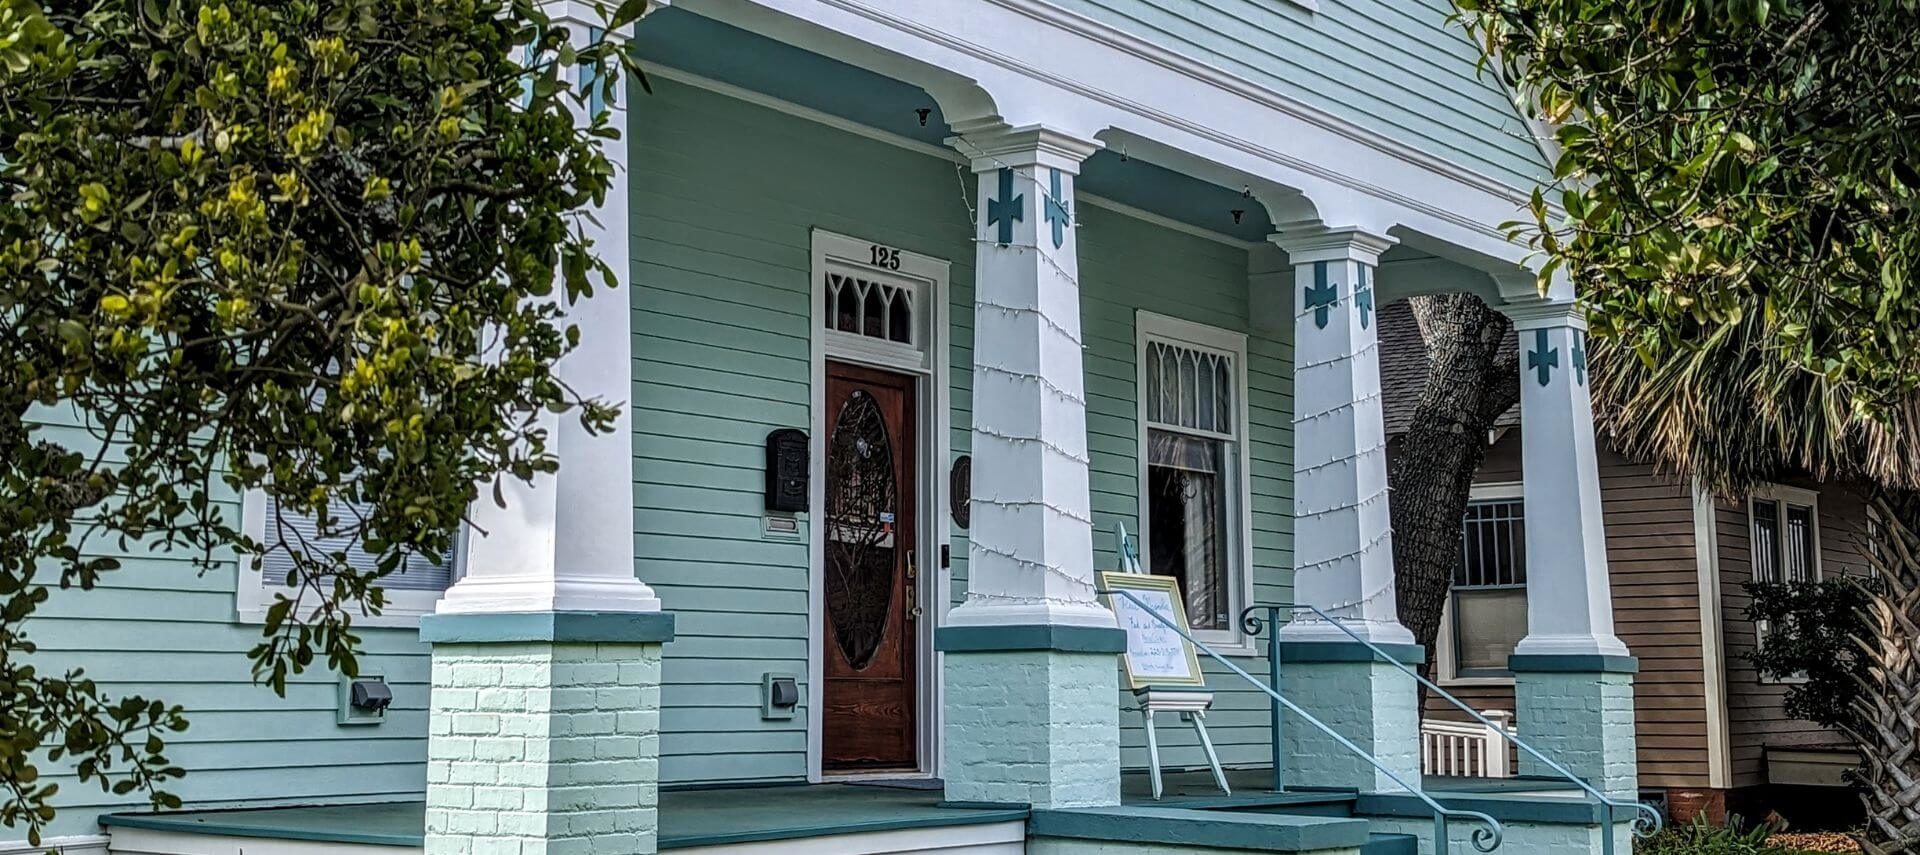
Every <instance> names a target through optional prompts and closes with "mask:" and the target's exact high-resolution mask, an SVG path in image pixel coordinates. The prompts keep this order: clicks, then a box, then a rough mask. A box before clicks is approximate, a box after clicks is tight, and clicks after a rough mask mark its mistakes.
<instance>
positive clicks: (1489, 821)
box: [1101, 588, 1611, 852]
mask: <svg viewBox="0 0 1920 855" xmlns="http://www.w3.org/2000/svg"><path fill="white" fill-rule="evenodd" d="M1101 593H1103V594H1106V595H1108V596H1120V597H1126V598H1127V599H1129V600H1132V601H1133V604H1134V605H1137V606H1139V607H1140V609H1141V611H1144V612H1146V613H1147V614H1149V615H1152V616H1153V619H1154V620H1155V621H1158V622H1159V623H1160V624H1162V625H1164V626H1166V627H1167V628H1168V629H1171V630H1173V631H1174V632H1176V633H1178V634H1179V635H1180V637H1181V638H1184V639H1186V640H1187V642H1188V643H1190V644H1192V645H1193V647H1194V649H1195V650H1198V651H1200V652H1202V653H1205V654H1206V655H1207V656H1208V657H1209V658H1211V659H1213V660H1214V661H1215V662H1218V663H1220V664H1221V665H1223V666H1225V667H1226V668H1227V670H1229V671H1232V672H1233V673H1235V674H1237V675H1239V677H1240V679H1242V680H1245V681H1247V682H1248V683H1249V684H1252V685H1253V687H1254V688H1256V689H1259V690H1261V691H1262V692H1265V693H1266V694H1267V697H1268V698H1270V699H1272V701H1273V702H1274V703H1275V704H1276V705H1278V706H1281V707H1285V708H1286V709H1288V710H1291V711H1292V712H1293V714H1294V715H1297V716H1299V717H1300V719H1301V720H1302V721H1305V722H1306V723H1308V724H1311V725H1313V726H1314V727H1317V728H1319V729H1320V730H1321V732H1323V733H1325V734H1326V735H1328V736H1331V737H1333V739H1334V741H1335V742H1338V743H1340V745H1341V746H1342V747H1344V748H1346V749H1347V750H1348V751H1351V752H1353V753H1354V755H1355V756H1357V757H1359V758H1360V759H1362V760H1365V761H1367V763H1368V764H1370V765H1372V766H1373V768H1375V769H1378V770H1380V773H1381V774H1383V775H1386V776H1387V777H1388V778H1389V779H1391V780H1392V781H1393V782H1394V783H1396V784H1399V785H1400V786H1401V787H1403V788H1405V789H1406V791H1407V792H1409V793H1411V794H1413V796H1414V797H1415V798H1418V799H1419V800H1420V801H1422V802H1424V803H1425V804H1426V805H1427V807H1428V808H1430V809H1432V811H1433V834H1434V838H1433V839H1434V840H1435V841H1436V851H1442V850H1443V846H1444V844H1440V843H1438V841H1446V840H1448V839H1449V837H1448V833H1447V832H1448V830H1449V823H1450V821H1451V820H1454V819H1465V820H1471V821H1473V822H1476V823H1479V824H1480V825H1481V827H1480V828H1475V829H1474V830H1473V832H1472V836H1471V840H1472V843H1473V848H1474V849H1476V850H1478V851H1480V852H1492V851H1494V850H1496V849H1499V848H1500V841H1501V840H1502V839H1503V838H1504V837H1505V836H1506V830H1505V829H1504V828H1503V827H1502V826H1501V825H1500V821H1499V820H1497V819H1494V818H1493V817H1492V816H1489V815H1487V814H1484V813H1481V812H1479V811H1472V810H1459V809H1456V808H1449V807H1447V806H1445V805H1442V804H1440V803H1439V802H1437V801H1434V800H1433V797H1431V796H1428V795H1427V794H1426V792H1424V791H1423V790H1421V789H1420V787H1419V786H1418V785H1417V784H1416V783H1413V782H1409V781H1407V780H1406V779H1404V778H1402V777H1401V776H1400V775H1399V773H1397V772H1395V771H1393V770H1392V769H1389V768H1387V766H1386V764H1384V763H1381V762H1380V759H1379V758H1377V757H1375V756H1373V755H1372V754H1368V753H1367V752H1366V749H1363V748H1361V747H1360V746H1358V745H1355V744H1354V743H1353V741H1352V740H1350V739H1348V738H1346V737H1344V736H1341V735H1340V734H1339V733H1338V732H1336V731H1335V730H1334V729H1333V728H1331V727H1328V726H1327V724H1326V722H1323V721H1321V720H1320V719H1318V718H1316V717H1315V716H1314V715H1313V714H1312V713H1309V712H1307V711H1306V710H1304V709H1301V708H1300V706H1299V705H1298V704H1295V703H1294V702H1292V701H1290V700H1287V699H1286V698H1285V697H1284V696H1282V695H1281V694H1280V692H1279V691H1278V690H1276V689H1275V688H1273V687H1272V686H1269V685H1267V684H1265V683H1262V682H1260V681H1259V680H1258V679H1256V678H1255V677H1254V676H1253V675H1252V674H1249V673H1247V672H1246V671H1245V670H1244V669H1242V668H1241V667H1240V666H1238V665H1235V664H1233V662H1231V661H1229V660H1228V659H1227V658H1226V657H1225V656H1222V655H1220V654H1219V653H1218V652H1216V651H1215V650H1214V649H1213V648H1211V647H1208V646H1207V645H1206V644H1205V643H1203V642H1201V641H1200V640H1199V639H1197V638H1194V637H1193V634H1192V633H1190V632H1188V631H1186V630H1185V629H1182V628H1181V627H1180V625H1179V624H1178V623H1176V622H1174V621H1173V620H1171V619H1169V618H1168V617H1167V616H1165V615H1162V614H1160V613H1159V612H1157V611H1155V610H1154V609H1153V607H1152V606H1149V605H1147V604H1146V602H1145V601H1143V600H1141V599H1140V598H1139V597H1136V596H1134V595H1133V593H1132V592H1131V591H1125V590H1121V589H1118V588H1115V589H1112V590H1106V591H1102V592H1101ZM1279 720H1280V719H1279V716H1278V715H1276V716H1275V717H1274V721H1275V722H1278V721H1279ZM1276 726H1277V725H1276ZM1279 741H1280V739H1279V733H1278V732H1276V733H1275V734H1274V743H1275V745H1276V746H1277V745H1278V744H1279ZM1274 751H1275V758H1276V759H1278V752H1279V749H1278V748H1275V749H1274ZM1277 768H1278V765H1277V764H1276V769H1277ZM1276 774H1277V773H1276ZM1609 836H1611V835H1609Z"/></svg>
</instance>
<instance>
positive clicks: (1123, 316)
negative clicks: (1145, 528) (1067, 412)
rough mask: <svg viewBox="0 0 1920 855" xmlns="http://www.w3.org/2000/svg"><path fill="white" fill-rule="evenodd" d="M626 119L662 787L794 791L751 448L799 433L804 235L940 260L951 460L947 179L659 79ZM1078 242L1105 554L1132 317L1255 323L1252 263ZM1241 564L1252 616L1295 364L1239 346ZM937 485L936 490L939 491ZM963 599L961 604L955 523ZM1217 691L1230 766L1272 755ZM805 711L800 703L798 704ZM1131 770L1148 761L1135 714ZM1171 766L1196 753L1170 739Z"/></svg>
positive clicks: (1277, 496) (1124, 228) (787, 598)
mask: <svg viewBox="0 0 1920 855" xmlns="http://www.w3.org/2000/svg"><path fill="white" fill-rule="evenodd" d="M655 89H656V94H655V95H654V96H652V97H651V98H649V99H646V100H644V101H642V102H641V108H642V109H640V110H637V111H636V117H635V121H634V126H633V134H632V137H631V139H632V145H633V152H634V154H633V161H634V164H635V171H634V179H633V182H634V184H633V186H634V194H635V195H634V199H635V201H634V206H633V210H634V214H633V216H634V224H635V225H634V259H635V260H634V264H633V279H634V292H633V294H634V296H633V299H634V327H635V330H634V373H635V389H634V396H635V409H634V416H635V420H634V432H635V437H634V443H635V446H634V454H635V464H636V469H635V480H636V483H635V486H634V503H635V532H636V535H635V536H636V538H637V540H636V544H637V547H638V550H639V568H638V569H639V573H640V576H641V578H643V579H645V580H647V582H648V583H649V584H652V585H654V586H655V587H656V588H658V589H659V590H660V596H661V599H662V601H663V603H664V604H665V605H666V607H667V608H668V609H670V610H672V611H673V612H675V613H676V614H677V615H678V620H679V627H680V633H679V636H678V638H676V640H675V641H674V643H673V644H671V645H669V646H668V647H667V651H666V664H665V669H666V670H665V680H666V688H665V689H664V691H663V693H662V702H663V705H664V714H663V718H662V725H663V728H664V731H665V732H664V738H663V740H662V759H661V770H662V777H663V780H665V781H667V782H670V783H693V782H711V781H738V780H783V779H797V778H801V777H804V775H805V774H806V721H805V717H804V709H803V712H802V715H801V716H799V717H796V718H795V719H794V720H792V721H774V722H766V721H761V720H760V718H759V708H760V694H759V692H760V690H759V685H760V675H761V674H762V673H764V672H766V671H782V672H788V673H794V674H799V675H802V676H803V679H804V675H805V673H806V667H807V621H808V616H807V608H808V604H807V551H806V546H805V541H804V539H800V540H790V539H776V538H768V537H765V536H763V534H762V532H761V517H762V514H761V510H760V508H761V502H762V495H761V490H762V480H761V469H762V454H763V452H762V445H761V443H762V441H763V439H764V437H765V435H766V433H767V432H768V431H769V430H772V429H775V428H780V427H801V428H809V425H808V424H807V418H808V416H807V405H806V402H807V400H808V383H809V375H808V358H809V350H808V348H809V346H810V338H809V335H810V332H809V328H808V324H809V323H810V322H809V320H808V318H809V313H810V306H809V299H810V291H811V289H810V282H809V267H810V264H811V256H810V251H809V242H810V229H811V228H813V227H815V226H818V227H821V228H825V229H828V230H831V231H835V232H840V233H843V234H848V235H853V236H856V237H859V238H863V239H871V240H874V241H876V242H880V243H885V244H889V245H892V246H897V247H900V248H903V249H907V250H911V251H914V252H920V253H925V254H927V255H931V256H935V257H938V258H945V259H948V260H950V261H951V262H952V263H953V268H952V278H953V282H952V290H951V294H950V297H949V302H950V307H951V324H952V326H951V332H952V349H951V351H950V353H951V360H952V361H951V366H952V371H951V381H952V398H953V410H952V417H953V430H952V436H951V438H952V446H953V454H954V455H956V456H957V455H962V454H966V453H968V449H969V447H970V439H971V435H970V430H971V418H970V413H971V400H972V395H971V390H972V358H973V356H972V350H971V345H972V339H973V335H972V327H973V311H974V307H973V289H972V276H973V271H972V262H973V245H972V241H971V240H970V231H971V229H970V218H969V212H968V210H967V208H966V206H965V204H964V197H963V196H962V195H961V192H962V191H961V188H962V186H965V185H963V184H962V182H963V181H964V182H965V184H968V185H970V184H971V180H972V179H971V176H965V177H964V178H963V177H962V176H960V175H957V174H956V173H955V167H954V164H952V163H951V162H949V161H945V160H940V159H936V158H933V157H929V156H926V155H922V154H917V153H913V152H908V151H904V150H901V149H899V148H895V147H892V146H888V145H885V144H882V143H878V142H874V141H871V140H867V139H864V138H861V137H857V136H854V135H851V134H848V133H845V132H843V131H839V130H835V129H832V128H828V127H825V126H822V125H818V124H814V123H810V122H806V121H802V120H799V119H795V118H791V117H788V116H785V115H783V114H779V113H776V112H773V111H770V110H766V109H764V108H759V107H755V106H752V105H748V104H746V103H743V102H739V101H734V100H731V99H727V98H723V97H720V96H717V95H714V94H711V93H706V92H703V91H700V90H695V89H691V88H689V87H686V86H682V85H678V84H675V83H672V82H670V81H655ZM1075 215H1076V218H1077V220H1078V222H1079V224H1080V231H1079V240H1080V256H1081V259H1082V260H1081V272H1082V278H1083V280H1084V286H1083V313H1084V314H1083V318H1082V322H1083V328H1084V334H1085V338H1086V372H1087V399H1088V416H1087V423H1088V433H1089V436H1088V441H1089V446H1090V449H1091V455H1092V468H1093V473H1092V491H1093V497H1092V498H1093V511H1094V523H1095V526H1096V536H1095V538H1094V543H1095V546H1096V549H1097V550H1098V555H1097V556H1096V564H1097V565H1098V566H1100V567H1102V568H1113V567H1116V566H1118V561H1117V558H1116V557H1115V555H1114V553H1113V551H1112V530H1113V526H1114V524H1115V523H1116V522H1124V523H1125V524H1126V525H1127V526H1128V528H1129V530H1132V531H1138V501H1139V500H1138V498H1137V492H1138V491H1137V484H1136V481H1137V469H1136V467H1137V463H1136V457H1135V455H1136V453H1137V451H1136V448H1135V446H1136V444H1137V439H1136V433H1135V427H1136V424H1135V404H1134V400H1135V398H1134V394H1135V390H1134V385H1135V380H1134V371H1135V367H1134V364H1135V363H1134V360H1135V354H1134V311H1135V310H1136V309H1138V308H1146V309H1149V310H1151V311H1156V312H1160V313H1162V314H1168V315H1174V316H1178V317H1183V318H1187V319H1189V320H1194V321H1198V322H1202V323H1208V324H1212V325H1216V326H1220V327H1224V328H1226V329H1231V330H1236V331H1244V330H1246V328H1247V293H1246V289H1247V267H1246V265H1247V260H1246V252H1245V250H1243V249H1240V248H1238V247H1234V246H1228V245H1224V244H1221V243H1218V242H1214V241H1210V240H1206V239H1203V238H1198V237H1194V236H1191V235H1188V234H1185V233H1182V232H1179V231H1175V230H1171V229H1167V228H1163V227H1160V226H1156V225H1152V224H1149V223H1147V222H1145V221H1143V220H1140V219H1136V218H1133V217H1128V216H1123V215H1120V214H1116V213H1112V212H1110V211H1107V210H1105V209H1102V208H1097V207H1094V206H1090V205H1089V206H1080V207H1079V208H1078V209H1077V210H1076V211H1075ZM1249 356H1250V362H1251V365H1250V366H1249V367H1248V368H1249V371H1250V372H1251V375H1250V376H1251V386H1252V390H1253V391H1252V400H1251V402H1250V403H1251V409H1252V421H1253V422H1254V428H1253V434H1254V435H1253V441H1252V456H1253V463H1252V475H1253V478H1254V481H1253V493H1254V511H1255V513H1254V528H1255V535H1254V544H1253V545H1254V549H1255V562H1256V564H1257V565H1259V566H1260V567H1261V568H1262V569H1261V570H1260V571H1259V572H1260V575H1259V580H1260V583H1261V588H1260V592H1259V596H1260V598H1261V599H1262V600H1263V601H1281V600H1284V599H1285V597H1286V595H1287V594H1286V590H1285V588H1284V584H1285V581H1286V575H1285V571H1284V570H1283V569H1282V568H1286V567H1288V566H1290V564H1291V547H1290V544H1289V542H1288V537H1289V536H1290V529H1291V526H1290V522H1289V520H1288V518H1287V517H1288V510H1289V509H1290V508H1291V505H1292V498H1291V493H1290V488H1289V483H1290V480H1291V469H1292V463H1291V457H1290V454H1291V442H1290V439H1289V432H1290V430H1291V427H1290V424H1289V422H1290V415H1289V414H1290V413H1291V407H1292V403H1291V390H1290V385H1289V384H1290V383H1291V378H1290V374H1291V362H1290V360H1291V354H1290V352H1289V351H1288V350H1287V349H1286V348H1285V346H1284V345H1282V344H1280V343H1278V342H1270V341H1263V340H1258V339H1255V340H1252V341H1250V342H1249ZM927 477H932V478H935V479H937V481H938V483H941V484H944V483H945V478H946V473H945V472H940V473H932V474H930V475H929V476H927ZM951 552H952V555H953V567H952V587H951V595H952V601H953V602H956V603H957V602H959V601H960V600H961V599H962V598H963V597H964V595H965V592H966V582H967V573H966V554H967V542H966V538H965V530H963V529H957V528H956V529H955V530H954V535H953V540H952V542H951ZM1236 680H1237V678H1233V677H1232V676H1231V675H1225V674H1224V673H1223V674H1222V675H1221V676H1218V677H1216V678H1215V684H1216V687H1217V688H1219V689H1221V690H1222V694H1221V701H1220V704H1219V711H1218V712H1217V713H1216V714H1215V715H1214V716H1212V717H1210V718H1209V719H1208V721H1209V723H1210V724H1211V725H1212V728H1211V732H1212V735H1213V737H1214V740H1215V743H1216V746H1217V747H1218V748H1219V750H1220V752H1221V754H1222V757H1223V758H1224V759H1226V760H1228V761H1229V762H1261V761H1264V760H1265V758H1266V756H1267V747H1266V745H1267V742H1266V739H1267V720H1266V707H1265V702H1264V701H1263V700H1260V699H1259V698H1257V697H1255V696H1252V695H1250V694H1249V693H1248V692H1247V690H1246V688H1245V687H1244V686H1239V687H1236V686H1234V683H1235V682H1236ZM802 697H803V703H805V702H807V701H808V700H810V699H811V697H812V693H811V690H810V688H809V689H808V690H805V691H803V692H802ZM1123 719H1124V721H1125V727H1126V734H1125V739H1126V743H1127V746H1128V747H1127V753H1126V758H1125V759H1126V760H1127V762H1129V763H1130V764H1133V765H1144V764H1145V762H1146V761H1145V753H1144V750H1143V749H1142V748H1141V746H1142V745H1143V744H1144V743H1143V741H1142V740H1141V738H1140V737H1139V718H1138V715H1137V714H1131V713H1130V714H1126V715H1125V716H1123ZM1167 724H1168V725H1169V726H1168V728H1167V730H1168V733H1167V739H1166V744H1167V745H1168V746H1169V748H1168V750H1167V753H1166V757H1167V759H1168V761H1169V762H1170V763H1175V764H1183V765H1197V764H1199V763H1200V762H1201V760H1200V754H1199V752H1198V751H1197V749H1195V748H1194V747H1193V745H1192V742H1191V740H1190V738H1189V737H1188V736H1187V735H1185V734H1184V733H1175V732H1174V731H1176V730H1178V728H1177V727H1176V726H1175V725H1176V724H1177V723H1176V722H1173V721H1171V720H1169V722H1168V723H1167Z"/></svg>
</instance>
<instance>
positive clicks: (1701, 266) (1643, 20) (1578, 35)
mask: <svg viewBox="0 0 1920 855" xmlns="http://www.w3.org/2000/svg"><path fill="white" fill-rule="evenodd" d="M1455 2H1456V6H1457V7H1458V8H1459V10H1460V15H1461V17H1462V19H1463V20H1464V22H1465V23H1466V25H1467V27H1468V28H1469V30H1470V32H1472V33H1473V35H1474V36H1475V37H1476V39H1478V40H1479V41H1480V43H1481V47H1482V49H1483V51H1484V52H1485V53H1486V55H1487V56H1488V57H1490V62H1491V64H1492V65H1493V66H1495V67H1496V69H1497V70H1498V71H1499V72H1500V73H1501V75H1502V76H1503V77H1505V78H1506V79H1507V80H1508V81H1509V82H1510V83H1512V84H1513V87H1514V91H1516V92H1519V93H1525V97H1524V98H1523V99H1522V105H1521V106H1522V108H1523V109H1524V110H1525V111H1527V112H1528V113H1529V114H1530V115H1531V117H1532V118H1535V119H1537V120H1539V121H1540V122H1541V123H1542V124H1543V126H1544V127H1549V128H1552V129H1553V130H1552V131H1551V138H1552V143H1553V146H1552V147H1554V148H1557V150H1558V151H1557V158H1556V160H1555V162H1554V165H1553V178H1554V179H1555V182H1556V183H1555V184H1554V186H1551V187H1549V188H1546V189H1545V190H1543V191H1542V192H1540V193H1537V194H1536V195H1535V197H1534V199H1533V203H1532V214H1533V222H1532V223H1531V224H1526V225H1523V226H1522V227H1521V229H1520V231H1521V232H1522V233H1524V234H1528V235H1529V236H1530V237H1531V238H1532V239H1533V240H1534V241H1535V243H1536V245H1537V246H1538V247H1540V248H1541V249H1542V250H1543V251H1544V253H1545V255H1546V258H1547V261H1546V264H1547V267H1548V270H1549V275H1551V273H1552V272H1553V271H1555V270H1560V269H1564V270H1566V271H1569V272H1570V273H1571V274H1572V276H1573V278H1574V279H1575V281H1576V283H1577V284H1578V286H1579V287H1580V288H1581V291H1582V294H1583V296H1584V297H1585V298H1586V300H1587V302H1588V305H1589V308H1590V311H1591V321H1592V324H1593V329H1594V332H1595V334H1596V336H1598V337H1600V338H1609V339H1613V340H1615V341H1617V342H1618V343H1619V344H1620V346H1622V347H1624V348H1626V349H1629V350H1632V351H1635V352H1638V353H1639V354H1640V355H1642V356H1643V357H1645V358H1647V359H1649V360H1653V361H1658V360H1664V359H1669V358H1673V357H1674V356H1675V355H1676V354H1684V353H1685V352H1686V351H1688V350H1691V349H1695V348H1698V347H1700V346H1702V345H1703V344H1705V343H1708V342H1713V341H1715V340H1717V339H1719V338H1721V337H1725V336H1732V335H1744V336H1746V337H1747V338H1748V340H1749V341H1750V342H1751V341H1757V340H1764V341H1766V342H1767V343H1768V344H1767V346H1768V347H1770V348H1772V349H1773V350H1774V352H1775V353H1776V354H1777V358H1776V359H1774V360H1772V362H1773V365H1772V366H1771V367H1770V373H1769V374H1768V375H1766V376H1763V377H1758V378H1756V382H1760V383H1769V382H1776V381H1777V380H1778V379H1779V378H1780V377H1782V376H1784V375H1787V374H1790V373H1804V374H1808V375H1811V376H1813V377H1815V378H1817V379H1818V380H1819V382H1821V383H1822V384H1824V385H1825V386H1826V387H1827V388H1828V389H1829V390H1830V392H1829V394H1830V395H1831V397H1832V399H1833V401H1834V403H1835V405H1836V406H1838V407H1839V413H1840V414H1841V415H1867V416H1876V414H1878V413H1879V412H1880V411H1882V410H1884V409H1885V408H1887V407H1889V406H1895V405H1898V404H1902V403H1904V402H1905V401H1907V400H1908V399H1909V397H1910V395H1909V393H1910V391H1911V390H1912V389H1914V388H1915V386H1916V385H1920V359H1917V358H1916V347H1917V346H1920V341H1917V340H1916V333H1920V300H1916V299H1914V298H1913V296H1912V295H1910V294H1909V293H1908V289H1909V288H1913V287H1915V269H1916V267H1915V265H1916V260H1917V258H1916V256H1920V227H1917V226H1920V222H1916V220H1915V217H1914V213H1915V211H1914V206H1915V200H1916V196H1915V194H1916V192H1920V111H1916V110H1914V105H1915V104H1920V65H1917V64H1916V57H1917V55H1920V46H1916V41H1915V37H1914V36H1915V33H1916V31H1920V0H1846V2H1838V0H1832V2H1822V0H1455ZM1556 208H1557V209H1556ZM1748 324H1751V325H1754V326H1757V327H1758V328H1759V334H1758V335H1753V334H1751V333H1750V330H1751V328H1750V327H1747V326H1746V325H1748ZM1869 420H1872V419H1869ZM1856 427H1857V426H1856Z"/></svg>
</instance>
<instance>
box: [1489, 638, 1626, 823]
mask: <svg viewBox="0 0 1920 855" xmlns="http://www.w3.org/2000/svg"><path fill="white" fill-rule="evenodd" d="M1508 667H1510V668H1511V669H1512V670H1513V672H1514V715H1515V718H1516V719H1518V725H1519V728H1520V738H1521V739H1524V740H1526V741H1527V742H1528V743H1530V744H1532V745H1533V746H1534V747H1535V748H1538V749H1540V752H1541V753H1542V754H1545V755H1547V756H1548V757H1551V758H1553V759H1554V760H1555V761H1557V762H1559V763H1560V764H1561V765H1564V766H1566V767H1567V768H1568V769H1569V770H1570V771H1572V772H1573V773H1574V774H1575V775H1578V776H1580V777H1581V778H1582V779H1585V780H1586V781H1587V782H1588V783H1589V784H1592V785H1593V786H1594V787H1595V788H1596V789H1598V790H1600V791H1601V792H1603V793H1606V794H1607V795H1609V796H1628V797H1631V796H1633V795H1635V793H1636V792H1637V788H1638V778H1639V769H1638V764H1637V762H1636V759H1635V745H1634V733H1633V675H1634V673H1635V672H1636V671H1638V670H1639V669H1638V665H1637V663H1636V662H1635V660H1634V659H1633V658H1632V657H1629V656H1528V655H1519V654H1516V655H1514V656H1513V657H1512V658H1511V660H1510V661H1509V665H1508ZM1520 774H1522V775H1553V774H1554V773H1553V772H1552V771H1551V770H1550V769H1547V768H1545V767H1544V765H1543V764H1541V763H1540V762H1539V761H1538V760H1535V759H1534V758H1533V757H1531V756H1530V755H1527V754H1526V753H1524V752H1522V754H1521V755H1520Z"/></svg>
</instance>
